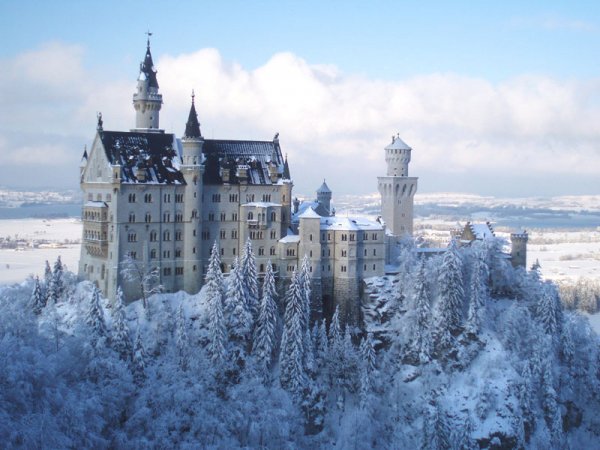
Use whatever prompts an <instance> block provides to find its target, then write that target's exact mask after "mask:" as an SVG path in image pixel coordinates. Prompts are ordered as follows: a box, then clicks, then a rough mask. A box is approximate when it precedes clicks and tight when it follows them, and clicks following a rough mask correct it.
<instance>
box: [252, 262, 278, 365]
mask: <svg viewBox="0 0 600 450" xmlns="http://www.w3.org/2000/svg"><path fill="white" fill-rule="evenodd" d="M275 293H276V289H275V277H274V275H273V269H272V266H271V261H269V262H268V264H267V270H266V272H265V278H264V281H263V288H262V298H261V302H260V311H259V315H258V323H257V326H256V332H255V337H254V347H253V349H252V353H253V354H254V355H255V356H256V359H257V362H258V365H259V367H261V368H262V370H263V371H266V369H267V368H268V367H269V364H270V363H271V358H272V356H273V349H274V348H275V332H276V330H277V304H276V303H275Z"/></svg>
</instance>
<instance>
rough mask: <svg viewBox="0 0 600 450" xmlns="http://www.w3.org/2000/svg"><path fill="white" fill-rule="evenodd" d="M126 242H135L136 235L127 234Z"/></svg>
mask: <svg viewBox="0 0 600 450" xmlns="http://www.w3.org/2000/svg"><path fill="white" fill-rule="evenodd" d="M127 242H137V234H135V233H129V234H128V235H127Z"/></svg>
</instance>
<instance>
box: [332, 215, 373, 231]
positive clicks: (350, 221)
mask: <svg viewBox="0 0 600 450" xmlns="http://www.w3.org/2000/svg"><path fill="white" fill-rule="evenodd" d="M321 230H348V231H352V230H354V231H358V230H365V231H382V230H383V225H381V224H380V223H379V222H376V221H373V220H368V219H365V218H363V217H335V216H334V217H322V218H321Z"/></svg>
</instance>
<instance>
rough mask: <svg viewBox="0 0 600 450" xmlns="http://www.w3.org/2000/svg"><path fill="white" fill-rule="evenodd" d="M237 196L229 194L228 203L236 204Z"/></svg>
mask: <svg viewBox="0 0 600 450" xmlns="http://www.w3.org/2000/svg"><path fill="white" fill-rule="evenodd" d="M237 201H238V195H237V194H229V203H237Z"/></svg>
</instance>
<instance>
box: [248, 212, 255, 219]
mask: <svg viewBox="0 0 600 450" xmlns="http://www.w3.org/2000/svg"><path fill="white" fill-rule="evenodd" d="M253 219H254V214H253V213H252V211H250V212H249V213H248V220H253Z"/></svg>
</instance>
